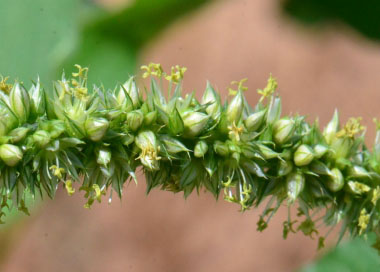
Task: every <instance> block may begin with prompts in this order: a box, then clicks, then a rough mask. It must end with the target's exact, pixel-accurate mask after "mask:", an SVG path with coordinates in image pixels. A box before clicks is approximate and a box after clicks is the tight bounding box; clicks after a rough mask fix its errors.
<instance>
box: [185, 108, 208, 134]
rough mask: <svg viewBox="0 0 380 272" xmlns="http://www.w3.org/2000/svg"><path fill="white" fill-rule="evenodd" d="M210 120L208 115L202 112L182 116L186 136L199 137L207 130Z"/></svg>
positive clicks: (186, 113) (187, 113)
mask: <svg viewBox="0 0 380 272" xmlns="http://www.w3.org/2000/svg"><path fill="white" fill-rule="evenodd" d="M209 118H210V117H209V116H208V115H207V114H204V113H201V112H191V111H188V112H185V113H184V114H183V116H182V119H183V124H184V126H185V133H184V134H186V135H187V136H190V137H194V136H197V135H198V134H200V133H201V132H202V130H203V129H204V128H205V126H206V124H207V122H208V120H209Z"/></svg>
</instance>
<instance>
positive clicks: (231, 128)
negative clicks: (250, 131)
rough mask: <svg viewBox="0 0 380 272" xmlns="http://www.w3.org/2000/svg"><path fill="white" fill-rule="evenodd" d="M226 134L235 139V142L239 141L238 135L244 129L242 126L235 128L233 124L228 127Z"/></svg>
mask: <svg viewBox="0 0 380 272" xmlns="http://www.w3.org/2000/svg"><path fill="white" fill-rule="evenodd" d="M228 130H229V132H228V134H230V135H232V136H233V137H235V140H236V141H240V135H241V134H242V133H243V130H244V127H243V126H240V127H238V126H236V124H235V122H233V124H232V126H228Z"/></svg>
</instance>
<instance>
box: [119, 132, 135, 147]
mask: <svg viewBox="0 0 380 272" xmlns="http://www.w3.org/2000/svg"><path fill="white" fill-rule="evenodd" d="M121 141H122V143H123V145H126V146H128V145H130V144H131V143H133V142H134V141H135V137H134V136H133V135H132V134H129V133H128V134H126V135H124V136H123V137H122V140H121Z"/></svg>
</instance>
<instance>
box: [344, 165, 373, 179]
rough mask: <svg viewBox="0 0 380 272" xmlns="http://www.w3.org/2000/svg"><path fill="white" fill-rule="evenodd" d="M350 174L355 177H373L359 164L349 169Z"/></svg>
mask: <svg viewBox="0 0 380 272" xmlns="http://www.w3.org/2000/svg"><path fill="white" fill-rule="evenodd" d="M348 174H349V176H350V177H354V178H370V177H371V176H370V175H369V173H368V171H367V170H365V168H364V167H361V166H359V165H354V166H353V167H351V168H350V170H349V171H348Z"/></svg>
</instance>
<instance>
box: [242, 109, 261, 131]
mask: <svg viewBox="0 0 380 272" xmlns="http://www.w3.org/2000/svg"><path fill="white" fill-rule="evenodd" d="M265 114H266V110H261V111H259V112H255V113H252V114H250V115H249V116H248V117H247V119H245V120H244V125H245V127H246V128H247V130H248V131H256V130H257V129H258V128H259V127H260V126H261V124H262V123H263V121H264V118H265Z"/></svg>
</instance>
